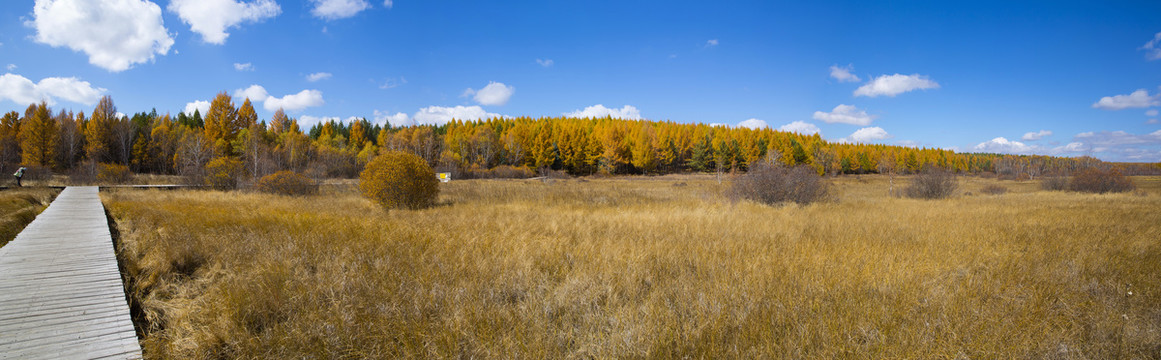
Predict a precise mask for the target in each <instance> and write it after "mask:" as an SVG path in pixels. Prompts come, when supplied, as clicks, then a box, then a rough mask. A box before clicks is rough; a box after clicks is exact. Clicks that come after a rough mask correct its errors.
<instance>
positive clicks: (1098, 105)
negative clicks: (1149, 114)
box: [1092, 89, 1161, 110]
mask: <svg viewBox="0 0 1161 360" xmlns="http://www.w3.org/2000/svg"><path fill="white" fill-rule="evenodd" d="M1158 105H1161V94H1158V95H1152V96H1150V95H1149V91H1147V90H1145V89H1137V91H1134V92H1133V93H1131V94H1129V95H1114V96H1105V97H1103V98H1101V99H1100V100H1099V101H1097V102H1095V103H1093V104H1092V107H1093V108H1094V109H1101V110H1124V109H1128V108H1147V107H1150V106H1158Z"/></svg>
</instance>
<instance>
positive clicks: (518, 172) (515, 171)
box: [468, 165, 536, 179]
mask: <svg viewBox="0 0 1161 360" xmlns="http://www.w3.org/2000/svg"><path fill="white" fill-rule="evenodd" d="M535 175H536V174H535V173H533V172H532V170H530V169H528V168H526V167H513V166H508V165H500V166H497V167H494V168H491V169H487V170H472V171H470V172H469V173H468V176H469V177H471V178H475V179H527V178H530V177H534V176H535Z"/></svg>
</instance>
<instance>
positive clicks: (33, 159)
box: [20, 101, 60, 167]
mask: <svg viewBox="0 0 1161 360" xmlns="http://www.w3.org/2000/svg"><path fill="white" fill-rule="evenodd" d="M49 114H50V112H49V110H48V104H47V103H45V102H43V101H41V102H40V105H38V106H37V107H36V110H35V111H33V113H32V117H30V118H28V119H25V123H24V124H22V125H21V126H20V148H21V149H23V150H24V156H23V159H24V161H23V162H24V164H25V165H31V166H48V167H51V166H53V165H55V164H56V145H57V144H56V143H57V138H58V136H59V131H60V129H58V128H57V123H56V120H53V118H52V117H51V116H50V115H49Z"/></svg>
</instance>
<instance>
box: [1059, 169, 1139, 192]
mask: <svg viewBox="0 0 1161 360" xmlns="http://www.w3.org/2000/svg"><path fill="white" fill-rule="evenodd" d="M1136 188H1137V186H1136V185H1133V181H1132V180H1130V179H1129V177H1127V176H1125V175H1124V174H1121V171H1120V170H1117V169H1116V168H1112V167H1108V168H1102V167H1090V168H1088V169H1084V170H1081V171H1079V172H1077V173H1076V174H1074V175H1073V176H1072V180H1071V181H1070V182H1069V184H1068V189H1069V190H1072V191H1080V192H1089V193H1098V194H1104V193H1110V192H1126V191H1132V190H1133V189H1136Z"/></svg>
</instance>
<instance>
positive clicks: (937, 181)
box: [904, 170, 959, 199]
mask: <svg viewBox="0 0 1161 360" xmlns="http://www.w3.org/2000/svg"><path fill="white" fill-rule="evenodd" d="M958 186H959V183H957V182H956V176H955V174H952V173H950V172H946V171H942V170H928V171H926V172H924V173H922V174H919V175H916V176H915V177H914V178H912V179H911V184H910V185H908V186H907V189H905V190H904V193H905V194H907V197H910V198H915V199H942V198H946V197H949V196H952V195H953V194H955V189H956V188H957V187H958Z"/></svg>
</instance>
